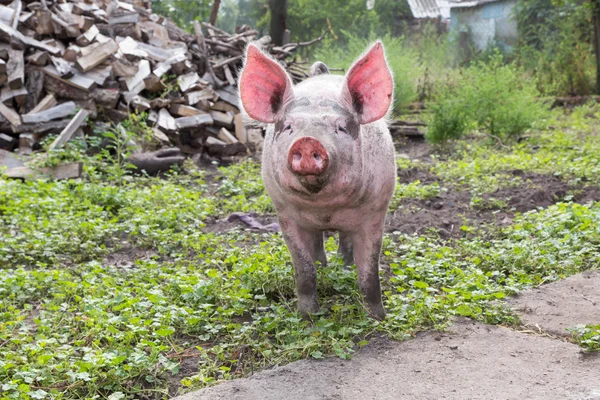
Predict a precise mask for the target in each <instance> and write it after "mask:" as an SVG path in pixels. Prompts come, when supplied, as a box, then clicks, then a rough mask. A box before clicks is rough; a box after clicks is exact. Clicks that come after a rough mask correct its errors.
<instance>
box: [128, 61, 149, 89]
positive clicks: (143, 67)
mask: <svg viewBox="0 0 600 400" xmlns="http://www.w3.org/2000/svg"><path fill="white" fill-rule="evenodd" d="M151 73H152V71H151V69H150V62H149V61H148V60H141V61H140V63H139V64H138V71H137V73H136V74H135V75H134V76H132V77H131V78H127V79H125V84H126V85H127V89H128V90H130V91H131V90H133V89H134V88H135V87H137V86H138V85H140V84H142V85H144V79H145V78H146V77H147V76H148V75H150V74H151Z"/></svg>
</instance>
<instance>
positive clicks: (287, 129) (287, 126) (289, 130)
mask: <svg viewBox="0 0 600 400" xmlns="http://www.w3.org/2000/svg"><path fill="white" fill-rule="evenodd" d="M291 131H292V125H291V124H287V125H286V126H285V128H283V132H291Z"/></svg>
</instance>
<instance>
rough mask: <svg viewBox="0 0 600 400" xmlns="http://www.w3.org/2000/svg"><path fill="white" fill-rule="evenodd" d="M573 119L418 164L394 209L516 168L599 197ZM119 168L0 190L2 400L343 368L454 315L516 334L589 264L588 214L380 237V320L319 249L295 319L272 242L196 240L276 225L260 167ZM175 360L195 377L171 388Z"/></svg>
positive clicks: (564, 206)
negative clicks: (537, 302) (572, 182)
mask: <svg viewBox="0 0 600 400" xmlns="http://www.w3.org/2000/svg"><path fill="white" fill-rule="evenodd" d="M584 114H585V115H583V114H582V115H578V114H576V115H574V116H571V117H570V118H568V119H561V120H560V121H557V124H562V125H560V126H561V128H560V129H561V130H557V131H552V132H541V133H539V134H535V135H534V136H535V137H532V138H531V139H530V140H529V141H528V142H526V143H521V144H515V145H514V146H511V147H510V148H508V149H504V148H503V149H498V148H495V147H490V144H489V142H485V141H478V140H475V141H471V142H468V143H466V144H465V145H464V147H463V148H462V149H461V150H460V151H459V152H457V154H455V155H454V156H452V157H450V158H449V159H447V160H443V159H441V158H438V159H436V160H435V161H434V163H433V164H432V165H431V166H430V168H431V170H432V172H433V173H434V174H436V175H437V177H438V178H439V179H440V184H439V185H438V184H431V185H422V184H420V183H418V182H413V183H408V184H404V185H399V187H398V189H397V191H396V193H395V197H394V201H395V202H400V201H401V200H402V199H406V198H415V199H426V198H429V197H432V196H436V195H438V194H439V193H440V192H441V191H443V190H446V189H445V188H448V190H452V189H453V188H455V187H457V186H456V185H462V186H461V187H463V188H473V189H477V190H479V192H485V191H486V190H489V188H490V187H494V185H496V186H502V185H504V184H505V183H506V181H507V178H505V176H504V175H503V174H504V173H506V171H509V170H511V169H515V168H516V167H517V166H518V167H519V168H521V169H525V170H531V171H538V172H553V171H556V172H558V173H560V174H561V175H562V176H565V177H573V178H577V177H579V178H580V179H584V178H586V179H589V180H590V182H597V180H596V179H597V178H596V177H595V176H594V173H593V170H592V171H588V170H587V169H586V168H590V169H594V168H595V169H597V168H598V167H597V164H595V163H594V160H597V158H596V157H597V154H598V150H597V147H596V146H595V144H596V140H597V139H596V137H595V136H593V135H589V134H586V135H583V136H582V132H583V131H585V128H584V127H583V126H584V125H585V126H589V127H591V128H590V129H592V130H593V129H594V127H595V126H596V123H597V120H596V118H595V117H593V115H592V117H590V116H589V113H584ZM576 126H580V127H578V128H574V127H576ZM532 145H535V146H539V147H537V148H536V149H535V151H527V149H531V147H527V146H532ZM486 149H487V151H486ZM399 167H400V168H412V167H415V165H413V163H412V162H408V161H406V160H399ZM420 167H421V168H425V166H420ZM115 168H117V167H115V166H114V165H112V166H111V165H107V164H106V159H100V160H99V159H97V158H96V159H86V171H87V175H86V177H85V178H84V179H81V180H77V181H60V182H53V181H36V182H24V183H23V182H20V181H14V180H6V179H3V178H0V237H2V241H1V242H0V265H1V267H0V352H1V353H2V357H0V387H1V392H0V398H2V399H29V398H33V399H38V398H39V399H44V398H45V399H81V398H108V399H120V398H131V399H134V398H141V397H146V398H157V399H161V398H168V396H169V394H168V389H167V388H168V379H169V377H175V376H177V380H181V384H182V386H183V388H184V390H188V389H192V388H199V387H204V386H207V385H211V384H214V383H215V382H217V381H219V380H223V379H232V378H236V377H240V376H244V375H246V374H248V373H250V371H256V370H257V369H260V368H265V367H268V366H272V365H276V364H283V363H287V362H290V361H293V360H297V359H302V358H309V357H312V358H322V357H325V356H328V355H336V356H339V357H342V358H348V357H351V356H352V354H354V353H355V352H356V351H357V350H358V349H359V348H360V347H361V346H362V345H364V344H365V343H366V342H367V340H368V338H369V335H370V334H372V333H373V332H380V333H384V334H387V335H389V336H390V337H392V338H395V339H403V338H407V337H410V336H412V335H414V334H415V333H416V332H418V331H422V330H426V329H443V328H444V327H445V326H447V324H448V323H449V322H450V320H451V318H452V317H453V316H456V315H462V316H467V317H470V318H474V319H477V320H480V321H484V322H487V323H494V324H500V323H501V324H506V325H510V324H515V323H518V319H517V317H516V316H515V315H514V314H513V313H512V312H511V311H510V310H509V309H508V308H507V307H506V306H505V305H504V303H503V302H502V299H504V298H505V297H507V296H510V295H512V294H514V293H517V292H519V291H521V290H524V289H527V288H530V287H534V286H537V285H539V284H542V283H545V282H549V281H553V280H557V279H561V278H563V277H565V276H568V275H572V274H575V273H577V272H580V271H583V270H587V269H592V268H598V264H599V263H600V246H599V244H600V231H599V230H598V228H597V227H598V221H599V220H600V204H597V203H593V204H586V205H580V204H571V203H559V204H555V205H553V206H551V207H549V208H547V209H545V210H539V211H535V212H529V213H527V214H524V215H520V216H517V217H516V218H515V219H514V221H513V223H512V224H511V225H510V226H508V227H504V228H499V229H498V230H497V232H496V231H495V232H493V235H488V236H486V237H485V238H484V237H478V236H474V237H470V238H469V239H468V240H467V239H458V240H449V241H444V240H441V239H437V238H435V237H431V236H414V235H413V236H407V235H401V234H389V235H386V236H385V239H384V250H383V256H382V264H383V265H384V266H385V268H383V269H382V272H381V275H382V281H383V290H384V302H385V306H386V309H387V311H388V318H387V319H386V320H385V321H383V322H377V321H374V320H372V319H370V318H369V317H368V316H367V313H366V312H365V310H364V308H363V307H362V304H361V302H362V299H361V296H360V294H359V291H358V287H357V280H356V272H355V270H354V269H345V268H343V265H342V264H343V263H342V261H341V260H340V259H339V258H338V257H337V255H336V243H335V240H334V239H333V238H330V239H328V240H327V241H326V251H327V253H328V258H329V259H330V260H331V262H330V264H329V266H328V267H325V268H321V269H320V270H319V274H318V288H319V297H320V301H321V304H322V306H323V308H322V311H321V312H320V313H319V314H317V315H314V316H313V319H312V320H311V321H303V320H302V319H300V317H299V315H298V314H297V313H296V311H295V307H296V304H295V302H296V300H295V295H294V282H293V277H292V264H291V258H290V255H289V253H288V251H287V249H286V247H285V245H284V242H283V240H282V237H281V235H280V234H260V233H254V232H250V231H246V230H242V229H236V230H233V231H229V232H225V233H210V232H209V231H208V230H207V229H206V224H207V221H208V220H209V219H211V218H215V217H217V218H222V217H224V216H226V215H227V214H228V213H230V212H232V211H244V212H248V211H256V212H272V205H271V203H270V201H269V200H268V197H266V195H265V192H264V188H263V186H262V184H261V180H260V176H259V166H258V165H257V164H256V162H254V161H251V160H247V161H244V162H242V163H239V164H236V165H233V166H230V167H223V168H220V169H219V172H218V174H217V175H216V177H215V178H213V177H212V175H209V174H205V173H204V172H202V171H197V170H194V169H192V170H191V171H190V172H188V173H186V174H183V173H181V172H177V171H175V172H173V173H171V174H170V175H168V176H166V177H164V178H160V179H159V178H149V177H141V176H138V177H134V176H131V175H129V174H128V173H127V171H126V170H125V173H124V174H122V173H121V172H117V173H115V172H114V171H115ZM118 168H123V166H120V167H118ZM111 171H112V172H111ZM489 176H492V177H494V178H489ZM215 183H216V186H215V185H214V184H215ZM119 260H122V261H120V262H118V261H119ZM597 335H598V330H597V327H586V328H585V329H582V330H579V331H578V333H577V336H576V337H577V338H578V339H577V340H578V341H579V343H580V344H581V345H582V346H586V347H587V348H589V349H597V344H598V340H597V339H598V337H597ZM192 355H193V356H194V357H195V358H194V357H193V358H190V356H192ZM185 359H188V360H189V359H192V360H195V362H197V366H198V371H197V373H195V374H194V375H192V376H186V377H183V376H178V375H177V373H178V370H179V368H180V362H181V361H182V360H185Z"/></svg>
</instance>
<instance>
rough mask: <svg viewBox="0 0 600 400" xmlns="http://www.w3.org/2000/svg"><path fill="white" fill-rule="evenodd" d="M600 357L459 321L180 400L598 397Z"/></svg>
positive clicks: (557, 343)
mask: <svg viewBox="0 0 600 400" xmlns="http://www.w3.org/2000/svg"><path fill="white" fill-rule="evenodd" d="M599 370H600V357H583V356H582V355H581V354H580V353H579V348H578V347H577V346H576V345H574V344H571V343H568V342H566V341H562V340H555V339H550V338H547V337H541V336H532V335H526V334H522V333H519V332H515V331H512V330H508V329H505V328H501V327H496V326H488V325H483V324H481V323H478V322H473V321H470V320H465V319H461V320H459V321H458V322H457V323H456V325H454V326H452V327H450V328H449V330H448V332H445V333H438V332H428V333H425V334H423V335H419V337H417V338H416V339H414V340H409V341H406V342H401V343H397V342H393V341H391V340H389V339H386V338H378V339H375V340H373V341H372V343H370V344H369V345H367V346H366V347H365V348H363V349H362V350H361V351H360V353H359V354H358V355H356V356H355V357H354V358H353V359H352V360H350V361H343V360H340V359H337V358H328V359H325V360H323V361H315V360H305V361H298V362H295V363H292V364H289V365H286V366H283V367H277V368H274V369H272V370H268V371H263V372H259V373H257V374H256V375H254V376H252V377H250V378H245V379H236V380H234V381H230V382H225V383H222V384H220V385H218V386H215V387H212V388H208V389H204V390H200V391H198V392H194V393H190V394H187V395H185V396H182V397H179V398H177V399H178V400H203V399H211V400H218V399H227V400H235V399H244V400H254V399H257V400H258V399H261V400H269V399H273V400H274V399H288V400H296V399H298V400H317V399H318V400H322V399H328V400H338V399H339V400H341V399H344V400H354V399H356V400H359V399H360V400H364V399H390V400H392V399H415V400H421V399H422V400H426V399H427V400H429V399H457V400H458V399H490V398H494V399H515V400H517V399H518V400H521V399H548V400H554V399H556V400H559V399H560V400H564V399H573V400H574V399H579V400H583V399H590V400H591V399H598V398H600V380H598V371H599Z"/></svg>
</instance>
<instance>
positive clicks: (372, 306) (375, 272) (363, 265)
mask: <svg viewBox="0 0 600 400" xmlns="http://www.w3.org/2000/svg"><path fill="white" fill-rule="evenodd" d="M382 243H383V220H382V222H381V224H375V225H374V226H373V225H371V226H368V227H366V229H363V230H361V231H359V232H356V233H354V234H352V244H353V248H354V258H355V261H356V270H357V272H358V287H359V289H360V291H361V293H362V295H363V297H364V299H365V302H366V303H367V309H368V311H369V314H371V316H372V317H373V318H375V319H378V320H382V319H384V318H385V309H384V308H383V303H382V301H381V286H380V283H379V255H380V253H381V245H382Z"/></svg>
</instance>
